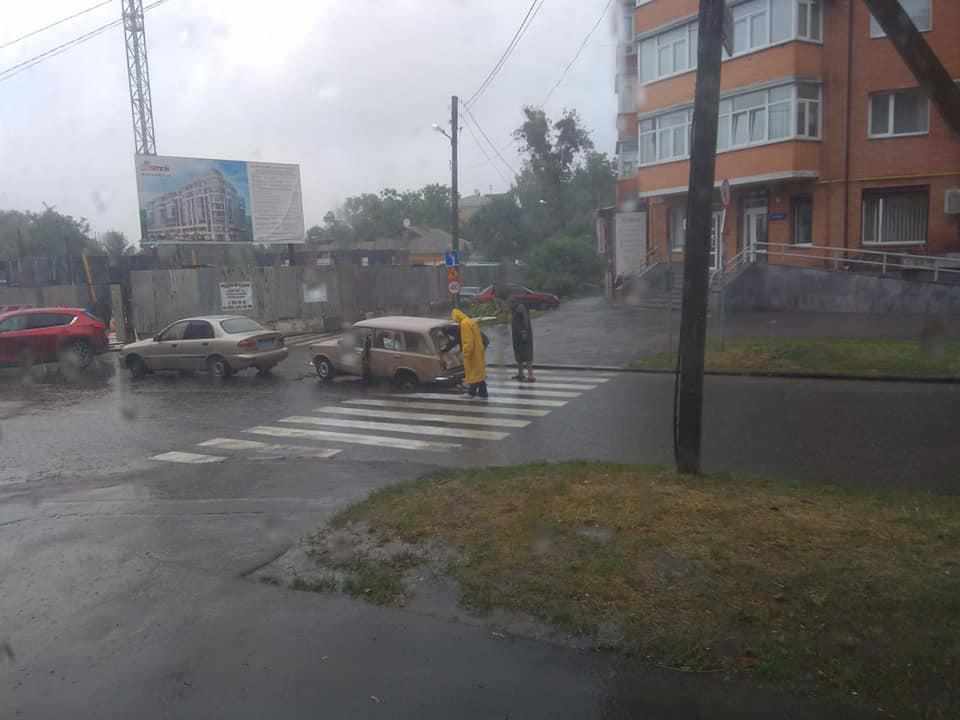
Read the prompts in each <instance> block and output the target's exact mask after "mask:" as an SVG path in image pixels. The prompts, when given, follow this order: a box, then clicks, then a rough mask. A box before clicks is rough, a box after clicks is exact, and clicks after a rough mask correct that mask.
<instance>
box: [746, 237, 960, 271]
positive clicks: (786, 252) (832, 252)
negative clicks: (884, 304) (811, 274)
mask: <svg viewBox="0 0 960 720" xmlns="http://www.w3.org/2000/svg"><path fill="white" fill-rule="evenodd" d="M744 252H750V254H756V255H766V256H767V257H776V256H781V257H796V258H808V259H811V260H827V261H832V262H833V263H834V264H835V265H838V266H839V265H840V264H847V265H864V266H868V267H879V268H880V273H881V274H886V273H887V270H888V269H896V270H925V271H933V279H934V281H938V280H939V279H940V274H941V273H947V274H951V275H960V267H958V266H960V262H958V261H957V260H952V259H949V258H942V257H934V256H930V255H917V254H914V253H898V252H887V251H884V250H865V249H860V248H840V247H829V246H822V245H812V246H811V245H803V246H797V245H788V244H786V243H770V242H758V243H756V245H755V247H754V248H753V249H752V251H744ZM744 252H741V253H740V254H739V255H737V257H738V258H739V257H740V256H742V255H743V254H744ZM818 253H821V254H818ZM946 263H949V264H950V265H953V267H943V265H944V264H946Z"/></svg>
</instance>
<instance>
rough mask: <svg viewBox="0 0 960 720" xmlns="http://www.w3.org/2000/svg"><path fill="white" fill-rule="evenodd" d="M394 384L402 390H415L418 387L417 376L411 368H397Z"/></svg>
mask: <svg viewBox="0 0 960 720" xmlns="http://www.w3.org/2000/svg"><path fill="white" fill-rule="evenodd" d="M393 386H394V387H395V388H396V389H397V390H399V391H400V392H413V391H414V390H416V389H417V376H416V375H414V374H413V373H412V372H410V371H409V370H397V374H396V375H394V376H393Z"/></svg>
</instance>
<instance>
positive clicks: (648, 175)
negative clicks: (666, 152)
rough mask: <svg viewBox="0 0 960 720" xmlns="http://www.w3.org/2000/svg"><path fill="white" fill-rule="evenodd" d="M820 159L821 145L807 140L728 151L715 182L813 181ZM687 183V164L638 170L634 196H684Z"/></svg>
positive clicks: (722, 155) (723, 154) (720, 157)
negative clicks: (726, 180)
mask: <svg viewBox="0 0 960 720" xmlns="http://www.w3.org/2000/svg"><path fill="white" fill-rule="evenodd" d="M820 155H821V144H820V143H819V142H812V141H809V140H788V141H784V142H778V143H773V144H768V145H761V146H758V147H747V148H743V149H737V150H728V151H725V152H720V153H718V154H717V169H716V178H717V181H718V182H719V181H720V180H723V179H728V180H730V182H731V184H734V185H749V184H751V183H769V182H778V181H786V180H791V179H814V178H818V177H820V175H821V171H820V162H821V160H820ZM689 180H690V163H689V161H687V160H681V161H677V162H667V163H661V164H658V165H652V166H646V167H644V166H641V167H638V168H637V171H636V175H635V182H636V186H635V189H636V194H637V197H639V198H645V197H658V196H665V195H677V194H683V193H686V192H687V185H688V183H689ZM625 189H626V188H622V190H625Z"/></svg>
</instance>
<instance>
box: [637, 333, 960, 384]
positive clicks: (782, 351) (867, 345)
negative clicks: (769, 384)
mask: <svg viewBox="0 0 960 720" xmlns="http://www.w3.org/2000/svg"><path fill="white" fill-rule="evenodd" d="M706 363H707V369H708V370H723V371H746V372H755V373H812V374H837V375H867V376H870V375H877V376H881V375H896V376H904V377H957V376H960V342H956V341H945V342H942V343H940V346H939V347H936V348H924V347H923V346H922V345H921V344H920V343H919V342H916V341H912V340H854V339H851V340H837V339H830V338H811V339H802V338H798V339H794V338H736V339H732V340H727V341H726V343H725V344H724V349H723V350H721V349H720V343H719V341H716V340H710V341H709V342H708V343H707V357H706ZM675 366H676V355H675V354H674V353H661V354H659V355H654V356H652V357H649V358H644V359H642V360H638V361H636V362H634V363H633V367H638V368H659V369H673V368H674V367H675Z"/></svg>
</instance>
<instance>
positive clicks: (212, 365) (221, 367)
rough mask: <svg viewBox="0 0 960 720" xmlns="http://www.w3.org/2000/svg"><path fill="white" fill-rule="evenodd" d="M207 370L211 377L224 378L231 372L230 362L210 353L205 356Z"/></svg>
mask: <svg viewBox="0 0 960 720" xmlns="http://www.w3.org/2000/svg"><path fill="white" fill-rule="evenodd" d="M207 371H208V372H209V373H210V376H211V377H214V378H218V379H220V380H224V379H226V378H228V377H230V376H231V375H232V374H233V370H231V369H230V364H229V363H228V362H227V361H226V360H224V359H223V358H222V357H220V356H219V355H212V356H210V357H208V358H207Z"/></svg>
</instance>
